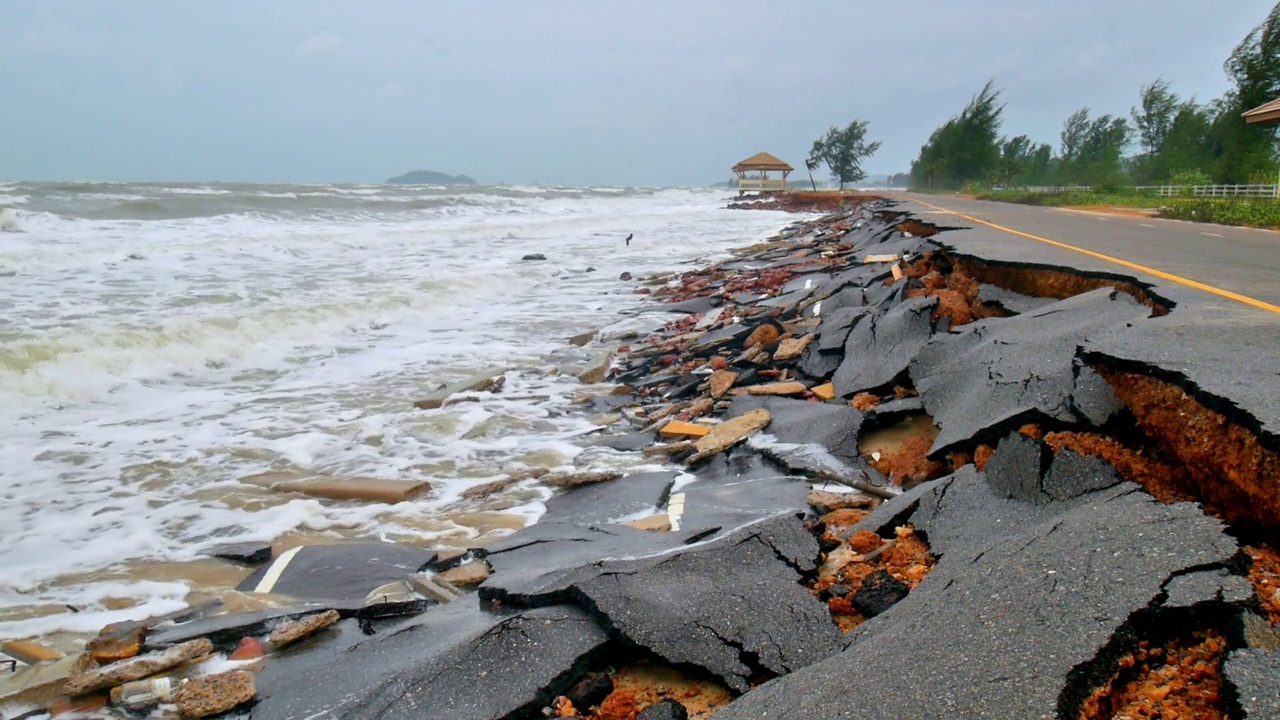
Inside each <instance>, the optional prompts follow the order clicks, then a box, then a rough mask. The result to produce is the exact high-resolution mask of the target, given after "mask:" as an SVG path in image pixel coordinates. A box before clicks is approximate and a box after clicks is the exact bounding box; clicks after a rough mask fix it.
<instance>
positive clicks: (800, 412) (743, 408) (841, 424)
mask: <svg viewBox="0 0 1280 720" xmlns="http://www.w3.org/2000/svg"><path fill="white" fill-rule="evenodd" d="M758 408H764V409H765V410H768V411H769V414H770V415H771V416H772V418H773V420H772V422H771V423H770V424H769V427H768V429H767V430H766V432H768V433H769V434H770V435H772V436H773V437H775V438H777V439H778V440H779V441H781V442H784V443H817V444H818V445H821V446H823V447H824V448H826V449H827V450H828V451H830V452H831V454H833V455H835V456H837V457H839V458H842V459H846V460H848V459H852V458H857V457H858V433H859V432H861V430H862V423H863V422H864V420H865V416H864V415H863V414H862V413H861V412H859V411H858V410H856V409H854V408H853V407H851V406H850V405H849V404H848V403H843V402H833V403H811V402H806V401H804V400H793V399H791V398H785V397H765V396H754V395H743V396H740V397H737V398H735V399H734V401H733V405H731V406H730V407H729V411H728V412H727V413H726V414H725V416H726V417H738V416H739V415H743V414H745V413H748V412H750V411H752V410H756V409H758Z"/></svg>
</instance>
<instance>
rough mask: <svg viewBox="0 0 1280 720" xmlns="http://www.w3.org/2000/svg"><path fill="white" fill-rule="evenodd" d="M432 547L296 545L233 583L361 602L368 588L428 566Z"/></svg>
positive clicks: (251, 589) (252, 588)
mask: <svg viewBox="0 0 1280 720" xmlns="http://www.w3.org/2000/svg"><path fill="white" fill-rule="evenodd" d="M435 558H436V553H435V551H434V550H428V549H426V548H422V547H418V546H416V545H402V544H395V543H380V542H350V543H335V544H332V545H302V546H299V547H296V548H293V549H291V550H286V551H285V552H283V553H281V554H280V555H279V557H277V558H276V559H275V561H273V562H272V563H271V564H269V565H264V566H262V567H260V568H258V569H257V570H256V571H255V572H254V573H253V574H251V575H250V576H249V577H247V578H245V579H244V580H242V581H241V582H240V584H239V585H237V586H236V589H237V590H240V591H242V592H259V593H277V594H281V595H288V596H290V597H293V598H297V599H299V600H364V598H365V596H366V595H368V593H369V592H370V591H371V590H374V589H376V588H378V587H380V586H382V585H385V584H387V583H389V582H392V581H395V580H400V579H403V578H404V577H405V576H406V575H408V574H411V573H416V572H418V571H419V570H420V569H422V568H424V567H426V566H427V565H429V564H430V563H431V562H432V561H434V560H435Z"/></svg>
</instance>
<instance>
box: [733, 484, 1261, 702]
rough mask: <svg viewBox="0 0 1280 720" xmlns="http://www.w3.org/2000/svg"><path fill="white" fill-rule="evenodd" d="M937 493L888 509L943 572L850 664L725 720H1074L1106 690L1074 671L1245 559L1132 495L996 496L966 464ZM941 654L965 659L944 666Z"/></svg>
mask: <svg viewBox="0 0 1280 720" xmlns="http://www.w3.org/2000/svg"><path fill="white" fill-rule="evenodd" d="M922 487H926V486H922ZM927 487H928V489H927V490H926V491H925V492H924V493H923V494H922V495H920V496H918V497H917V498H914V499H912V498H907V497H904V498H902V499H899V500H896V501H891V502H890V503H886V504H885V506H884V507H883V508H882V509H886V515H889V516H891V517H892V515H893V513H894V510H895V509H896V510H897V511H899V512H901V511H902V510H904V509H906V508H909V507H910V505H911V504H912V503H913V502H914V503H916V505H917V506H916V509H915V510H914V511H913V512H912V513H911V515H910V518H909V520H910V521H911V522H912V523H913V524H914V526H915V527H916V529H917V530H919V531H922V532H923V533H924V534H925V535H926V536H927V537H928V539H929V542H930V546H931V552H932V553H934V554H935V555H936V556H937V557H938V558H939V559H938V564H937V566H936V568H935V569H934V570H933V572H932V573H930V574H929V576H928V577H926V578H925V580H924V581H923V582H922V583H921V584H920V585H919V586H918V587H917V588H916V589H915V590H914V591H912V592H911V594H910V595H908V596H907V597H906V598H905V599H903V600H902V601H901V602H899V603H897V604H896V605H894V606H893V607H892V608H890V609H889V610H888V611H886V612H885V613H884V614H883V615H880V616H878V617H876V618H873V619H871V620H869V621H868V622H866V623H864V624H862V625H861V626H859V627H858V628H857V629H856V630H855V631H854V632H853V633H852V634H851V635H850V637H849V646H848V649H846V650H845V651H844V652H842V653H840V654H838V655H835V656H833V657H831V658H828V659H826V660H823V661H821V662H819V663H817V664H815V665H812V666H810V667H809V668H806V669H804V670H800V671H798V672H796V673H794V674H792V675H789V676H786V677H783V678H779V679H777V680H774V681H772V682H770V683H768V684H766V685H763V686H761V687H759V688H757V689H756V690H754V691H753V692H751V693H749V694H747V695H746V696H744V697H742V698H740V699H739V700H737V701H736V702H734V703H733V704H731V705H730V706H728V707H727V708H725V709H724V710H722V711H721V712H719V713H718V714H717V718H722V719H723V720H741V719H743V718H765V717H849V718H900V717H966V718H1008V717H1027V718H1031V717H1056V716H1059V713H1060V712H1062V711H1063V710H1064V709H1065V710H1066V713H1065V716H1074V715H1072V714H1071V712H1070V710H1071V708H1072V707H1075V708H1076V710H1077V711H1078V703H1079V702H1080V700H1081V699H1082V698H1083V696H1085V695H1087V694H1088V693H1089V692H1090V691H1091V690H1092V689H1093V688H1092V686H1090V685H1089V683H1090V682H1093V683H1098V682H1101V681H1102V680H1104V679H1105V678H1099V677H1085V678H1081V677H1080V676H1079V675H1078V674H1075V675H1073V674H1072V673H1073V671H1075V670H1076V668H1079V667H1088V666H1089V665H1090V664H1091V663H1093V662H1094V661H1095V660H1096V659H1097V657H1098V655H1099V653H1100V652H1102V651H1103V648H1104V647H1106V646H1107V645H1108V642H1109V641H1110V640H1111V638H1112V637H1113V636H1114V635H1115V633H1117V632H1118V631H1119V630H1120V629H1121V628H1122V627H1124V626H1125V624H1126V623H1127V622H1128V620H1129V618H1130V617H1131V616H1132V615H1133V614H1134V613H1136V612H1139V611H1143V610H1145V609H1147V608H1149V607H1151V606H1152V604H1153V603H1154V601H1156V600H1157V599H1159V598H1161V597H1162V596H1163V594H1164V592H1165V588H1166V586H1167V584H1168V583H1169V582H1170V581H1171V580H1172V579H1173V578H1175V577H1176V576H1178V575H1179V574H1183V573H1186V572H1188V571H1193V570H1197V569H1202V568H1208V567H1222V566H1225V565H1226V564H1227V563H1228V562H1229V561H1230V560H1231V559H1232V557H1233V556H1235V554H1236V552H1237V549H1238V548H1237V546H1236V543H1235V541H1234V540H1232V539H1231V538H1230V537H1228V536H1227V535H1225V534H1224V533H1223V532H1222V530H1223V526H1222V525H1221V523H1219V522H1218V521H1216V520H1213V519H1211V518H1208V517H1206V516H1205V515H1204V514H1203V513H1201V512H1200V510H1199V508H1198V507H1197V506H1195V505H1192V504H1189V503H1180V504H1175V505H1162V504H1160V503H1157V502H1156V501H1155V500H1153V499H1152V498H1151V497H1150V496H1148V495H1146V494H1145V493H1143V492H1141V491H1140V490H1139V489H1138V488H1137V487H1136V486H1134V485H1131V484H1127V483H1126V484H1122V485H1117V486H1115V487H1112V488H1108V489H1106V490H1102V491H1098V492H1093V493H1088V494H1086V495H1083V496H1081V497H1079V498H1075V499H1073V500H1068V501H1054V502H1049V503H1046V504H1042V505H1036V504H1033V503H1027V502H1023V501H1019V500H1010V499H1005V498H1000V497H997V496H996V495H994V494H993V493H992V492H991V490H990V488H989V486H988V484H987V483H986V482H985V481H984V480H983V478H982V477H981V474H980V473H978V472H977V471H975V470H973V469H972V468H971V467H969V468H965V469H963V470H962V471H961V472H959V473H956V474H955V475H953V476H950V477H948V478H944V479H943V480H940V481H935V482H934V483H931V484H930V485H929V486H927ZM895 505H896V506H897V507H896V508H894V507H890V506H895ZM1117 528H1122V529H1123V532H1117V531H1116V529H1117ZM1138 536H1141V537H1142V542H1141V543H1135V542H1134V541H1133V538H1134V537H1138ZM940 657H949V658H954V659H955V661H953V662H949V663H948V664H947V666H946V669H945V670H942V669H941V668H940V666H939V665H938V662H937V661H938V658H940ZM1068 676H1071V678H1072V680H1071V682H1069V681H1068ZM868 698H874V701H868Z"/></svg>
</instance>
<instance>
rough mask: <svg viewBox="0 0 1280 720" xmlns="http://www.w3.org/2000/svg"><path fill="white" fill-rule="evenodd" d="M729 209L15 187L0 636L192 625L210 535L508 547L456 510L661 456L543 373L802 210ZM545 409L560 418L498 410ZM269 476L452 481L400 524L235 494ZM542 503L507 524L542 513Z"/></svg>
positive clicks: (565, 192) (651, 198) (3, 251)
mask: <svg viewBox="0 0 1280 720" xmlns="http://www.w3.org/2000/svg"><path fill="white" fill-rule="evenodd" d="M723 205H724V194H723V192H715V191H692V190H658V191H646V190H624V189H571V188H570V189H539V188H475V189H473V188H468V189H465V190H450V189H444V188H421V187H418V188H393V187H386V186H342V187H336V186H310V185H308V186H254V185H182V186H160V185H130V184H61V185H54V184H34V183H8V184H0V427H3V428H4V430H3V433H4V438H3V439H4V442H3V443H0V498H2V499H3V502H0V527H2V528H4V531H3V539H2V541H0V638H4V637H24V636H29V635H36V634H43V633H48V632H54V631H60V630H75V631H87V630H95V629H96V628H97V627H98V626H100V625H101V624H102V623H103V622H107V621H111V620H120V619H124V618H125V617H141V616H145V615H147V614H150V613H152V612H163V611H166V610H172V609H175V608H176V607H180V606H181V605H182V603H183V600H184V598H185V597H186V594H187V591H188V590H189V589H190V586H191V581H189V580H187V579H184V578H183V577H181V575H182V573H181V572H178V573H177V574H176V576H175V573H174V572H173V570H172V563H168V564H166V565H165V567H166V568H167V569H166V571H165V572H164V573H157V574H156V575H155V577H151V576H149V574H148V570H147V568H148V567H149V565H148V563H149V562H157V561H160V560H165V561H187V560H191V559H193V558H196V557H197V556H198V553H199V552H200V551H201V550H202V549H206V548H208V547H209V546H211V545H214V544H218V543H223V542H231V541H239V540H275V539H278V538H280V537H281V536H283V535H286V534H290V533H292V534H301V535H305V536H321V537H323V536H334V537H368V538H387V539H398V540H412V541H415V542H423V543H431V542H436V541H440V542H452V543H454V544H458V543H463V542H470V541H474V540H475V539H477V538H481V537H483V536H485V535H491V534H498V533H502V532H508V531H509V530H510V527H509V525H510V523H504V522H503V521H501V520H500V519H496V518H495V517H494V513H492V512H489V513H485V512H479V513H477V512H475V509H474V508H463V509H459V508H460V506H459V504H458V502H457V501H458V494H459V493H460V492H461V491H462V490H464V489H465V488H467V487H469V486H471V485H475V484H478V483H480V482H484V481H486V480H489V479H493V478H494V477H495V476H497V475H499V474H500V473H501V472H503V471H505V470H510V469H518V468H520V467H526V466H565V465H573V464H578V465H592V466H596V467H632V466H635V465H638V464H640V463H641V462H642V460H641V459H640V458H639V457H638V456H636V455H633V454H622V453H613V452H612V451H605V450H600V449H598V448H592V449H589V450H586V451H585V452H586V453H587V455H586V456H583V455H582V453H584V450H583V447H582V445H583V443H582V442H581V437H582V434H583V433H585V432H588V431H590V430H591V429H593V428H594V427H595V426H594V425H592V424H591V423H590V422H589V421H588V420H587V419H586V418H584V417H583V416H582V413H581V412H579V411H577V410H576V409H575V408H574V406H573V405H572V404H571V397H570V396H571V394H573V393H575V392H578V391H580V390H582V386H581V385H579V384H578V383H577V382H576V381H575V380H573V379H572V378H571V377H567V376H552V377H548V376H547V374H546V370H547V369H549V368H551V367H553V366H556V365H559V364H567V365H572V364H574V363H579V364H581V363H582V362H583V361H584V360H585V359H586V358H587V357H589V351H588V350H584V349H578V348H572V347H569V346H568V345H567V344H566V342H565V339H566V338H567V337H568V336H570V335H573V334H575V333H579V332H582V331H585V330H590V329H594V328H597V327H602V326H610V325H615V324H616V326H617V327H618V328H627V327H638V328H643V327H652V326H654V325H655V324H657V323H658V322H661V321H662V320H663V319H666V318H663V317H662V316H649V317H648V318H643V317H642V318H638V319H637V318H627V317H626V316H622V315H620V314H619V312H620V311H623V310H630V309H635V308H638V307H641V306H642V305H643V304H644V302H645V300H644V299H643V297H641V296H637V295H635V294H633V293H632V290H633V289H634V287H636V286H635V284H634V283H624V282H619V280H618V276H619V274H620V273H622V272H623V271H629V272H631V273H633V274H635V275H636V277H637V278H639V277H640V276H642V275H644V274H647V273H652V272H657V271H670V270H681V269H687V268H688V267H689V265H688V263H689V262H691V261H694V260H695V259H697V258H709V257H715V256H718V255H720V254H722V253H724V252H725V251H726V250H728V249H729V248H732V247H736V246H741V245H744V244H748V243H751V242H755V241H758V240H760V239H762V238H764V237H765V236H767V235H769V234H770V233H772V231H774V230H776V229H777V228H778V227H779V226H781V225H782V224H784V223H785V222H787V221H788V220H789V219H791V218H788V217H786V216H782V215H780V214H776V213H766V212H729V211H725V210H723V209H722V208H723ZM628 233H635V240H634V241H633V242H632V245H631V247H629V248H628V247H625V246H624V244H623V240H622V239H623V238H624V237H625V236H626V235H627V234H628ZM527 253H543V254H545V255H546V256H547V258H548V260H547V261H546V262H523V261H521V259H520V258H521V256H523V255H525V254H527ZM588 267H594V268H596V271H595V272H586V269H587V268H588ZM493 366H501V367H508V368H512V372H510V373H509V375H508V383H507V387H506V388H505V390H504V391H503V393H502V394H501V395H499V396H495V397H493V398H490V399H486V400H484V401H483V402H479V403H462V404H457V405H453V406H450V407H447V408H444V409H441V410H435V411H420V410H415V409H414V408H413V407H412V401H413V400H414V399H416V398H418V397H420V396H422V395H424V394H426V393H427V392H429V391H430V390H431V389H433V388H434V387H436V386H437V385H439V384H440V383H442V382H446V381H452V380H456V379H458V378H461V377H463V376H465V375H467V374H468V371H474V370H477V369H482V368H488V367H493ZM529 395H548V396H550V397H551V399H550V400H547V401H532V400H509V399H504V398H503V396H507V397H512V396H517V397H518V396H529ZM266 470H282V471H297V472H305V473H316V474H323V475H332V476H338V477H343V476H362V477H384V478H407V479H422V480H428V481H430V482H431V483H432V487H433V489H432V492H431V493H430V495H429V496H426V497H424V498H422V499H420V500H416V501H412V502H406V503H401V504H398V505H394V506H388V505H378V504H367V503H356V502H333V501H321V500H315V499H303V498H300V497H298V496H290V495H281V494H278V493H271V492H269V491H266V490H262V489H259V488H255V487H251V486H248V485H245V484H243V483H241V482H239V478H241V477H243V476H246V475H249V474H252V473H256V472H262V471H266ZM540 499H541V496H537V495H536V494H535V495H532V496H530V497H528V498H527V500H526V501H525V502H523V504H519V505H517V506H515V507H511V508H499V509H500V510H502V511H503V512H505V513H508V514H510V513H516V514H522V515H525V516H527V517H530V518H532V517H536V516H537V515H538V513H539V512H540V511H541V504H540V502H539V500H540ZM464 510H465V512H464ZM517 520H518V518H517ZM516 524H518V522H517V523H516ZM157 566H158V564H157ZM66 604H70V605H73V606H75V607H76V608H77V609H80V610H81V611H82V612H80V613H78V614H76V613H71V612H69V611H67V610H66V609H65V608H64V607H63V606H64V605H66Z"/></svg>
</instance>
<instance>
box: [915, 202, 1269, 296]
mask: <svg viewBox="0 0 1280 720" xmlns="http://www.w3.org/2000/svg"><path fill="white" fill-rule="evenodd" d="M911 199H912V200H913V201H915V202H918V203H920V204H921V205H924V206H925V207H931V208H933V209H934V210H937V211H939V212H944V213H947V214H948V215H955V216H956V217H960V218H964V219H965V220H968V221H969V222H975V223H978V224H979V225H986V226H987V227H989V228H994V229H996V230H1000V231H1001V232H1007V233H1009V234H1010V235H1017V236H1018V237H1024V238H1027V239H1028V240H1035V241H1036V242H1042V243H1045V244H1047V245H1052V246H1054V247H1057V248H1062V249H1063V250H1070V251H1072V252H1078V253H1080V254H1082V255H1088V256H1089V257H1092V258H1097V259H1099V260H1105V261H1107V262H1109V263H1115V264H1116V265H1120V266H1122V267H1127V268H1129V269H1130V270H1137V271H1138V272H1144V273H1147V274H1148V275H1154V276H1156V277H1158V278H1161V279H1162V280H1168V281H1170V282H1175V283H1178V284H1179V285H1186V286H1187V287H1193V288H1195V289H1197V290H1203V291H1205V292H1207V293H1213V294H1214V295H1217V296H1219V297H1224V298H1227V299H1228V300H1235V301H1236V302H1240V303H1244V304H1245V305H1250V306H1252V307H1256V308H1258V309H1259V310H1266V311H1268V312H1273V313H1276V314H1277V315H1280V305H1272V304H1271V303H1266V302H1262V301H1261V300H1255V299H1253V298H1251V297H1248V296H1246V295H1241V294H1239V293H1233V292H1231V291H1230V290H1223V289H1222V288H1218V287H1214V286H1212V285H1205V284H1204V283H1202V282H1197V281H1195V280H1192V279H1191V278H1184V277H1182V276H1181V275H1174V274H1173V273H1167V272H1165V271H1163V270H1156V269H1155V268H1150V267H1147V266H1146V265H1139V264H1138V263H1131V262H1129V261H1128V260H1121V259H1120V258H1117V257H1112V256H1110V255H1104V254H1102V253H1100V252H1094V251H1092V250H1086V249H1084V248H1082V247H1076V246H1075V245H1068V244H1067V243H1064V242H1058V241H1057V240H1050V239H1049V238H1044V237H1040V236H1039V235H1032V234H1031V233H1024V232H1022V231H1021V230H1014V229H1013V228H1007V227H1005V226H1003V225H997V224H995V223H993V222H987V221H986V220H979V219H978V218H976V217H973V216H972V215H966V214H964V213H962V212H957V211H955V210H948V209H946V208H943V207H938V206H937V205H931V204H929V203H927V202H925V201H923V200H917V199H916V198H911Z"/></svg>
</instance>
